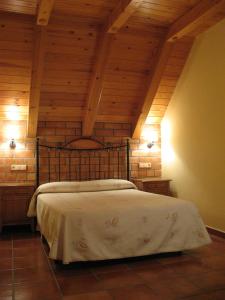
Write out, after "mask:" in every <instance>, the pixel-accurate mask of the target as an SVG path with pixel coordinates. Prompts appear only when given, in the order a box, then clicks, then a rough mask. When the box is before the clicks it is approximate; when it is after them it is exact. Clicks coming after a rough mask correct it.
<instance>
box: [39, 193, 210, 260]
mask: <svg viewBox="0 0 225 300" xmlns="http://www.w3.org/2000/svg"><path fill="white" fill-rule="evenodd" d="M53 203H54V206H53ZM52 207H54V209H52ZM37 212H38V219H39V222H40V227H41V231H42V232H43V234H44V235H47V236H48V239H47V240H48V242H49V244H50V245H52V247H51V246H50V257H51V258H53V259H61V260H63V262H64V263H69V262H71V261H82V260H100V259H112V258H121V257H129V256H140V255H147V254H152V253H159V252H170V251H182V250H185V249H191V248H195V247H199V246H202V245H204V244H207V243H209V242H210V238H209V236H208V233H207V231H206V229H205V226H204V224H203V222H202V220H201V218H200V217H199V214H198V211H197V209H196V207H195V206H194V205H193V204H192V203H191V202H188V201H184V200H181V199H175V198H172V197H167V196H161V195H155V194H150V193H145V192H140V191H137V190H131V189H125V190H119V191H116V190H114V191H100V192H93V193H92V192H89V193H80V194H76V193H57V194H48V195H47V194H42V195H39V196H38V204H37ZM46 216H48V217H46ZM53 216H54V218H56V219H57V224H58V225H57V226H56V228H57V234H56V240H55V232H54V231H53V232H54V234H53V232H52V237H51V236H49V235H51V231H49V228H48V227H49V226H50V227H51V226H55V225H53V224H52V223H51V222H50V221H49V219H51V220H52V217H53ZM52 240H54V243H52V242H51V241H52Z"/></svg>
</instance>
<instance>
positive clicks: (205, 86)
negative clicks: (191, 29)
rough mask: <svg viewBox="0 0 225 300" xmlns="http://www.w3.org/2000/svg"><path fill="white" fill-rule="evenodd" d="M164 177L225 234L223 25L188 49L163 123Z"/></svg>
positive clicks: (177, 192)
mask: <svg viewBox="0 0 225 300" xmlns="http://www.w3.org/2000/svg"><path fill="white" fill-rule="evenodd" d="M162 175H163V176H164V177H169V178H171V179H172V180H173V181H172V188H173V190H174V192H175V193H176V194H177V196H178V197H180V198H183V199H187V200H191V201H193V202H195V203H196V204H197V206H198V208H199V210H200V213H201V215H202V217H203V219H204V221H205V223H206V224H207V225H209V226H212V227H214V228H217V229H220V230H223V231H225V20H224V21H222V22H220V23H219V24H217V25H216V26H214V27H212V28H211V29H209V30H208V31H207V32H205V33H203V34H201V35H200V36H199V37H198V38H197V39H196V41H195V43H194V46H193V48H192V50H191V53H190V56H189V58H188V61H187V63H186V66H185V68H184V70H183V73H182V76H181V78H180V80H179V82H178V85H177V88H176V90H175V93H174V95H173V97H172V100H171V103H170V105H169V107H168V110H167V112H166V115H165V117H164V120H163V124H162Z"/></svg>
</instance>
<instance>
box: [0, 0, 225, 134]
mask: <svg viewBox="0 0 225 300" xmlns="http://www.w3.org/2000/svg"><path fill="white" fill-rule="evenodd" d="M224 15H225V1H222V0H221V1H218V0H217V1H216V0H212V1H206V0H203V1H199V0H192V1H190V0H160V1H156V0H120V1H119V0H113V1H112V0H76V1H73V0H55V1H54V0H42V1H37V0H33V1H30V0H29V1H28V0H22V1H17V0H14V1H12V0H10V1H9V0H2V1H1V3H0V16H1V18H0V67H1V68H0V99H1V103H0V118H1V119H7V112H8V111H10V110H11V109H12V105H16V107H17V109H18V111H19V118H20V119H23V120H28V136H30V137H34V136H35V135H36V128H37V122H38V121H45V120H49V121H64V120H65V121H67V120H69V121H82V122H83V135H87V136H88V135H91V134H92V128H93V126H94V123H95V122H99V121H100V122H124V123H132V125H133V136H134V137H138V136H139V135H140V131H141V128H142V126H143V124H144V122H145V121H146V120H147V121H148V122H150V123H159V122H160V121H161V118H162V117H163V115H164V113H165V110H166V107H167V105H168V103H169V101H170V97H171V95H172V93H173V90H174V88H175V86H176V82H177V80H178V78H179V76H180V74H181V71H182V68H183V65H184V63H185V61H186V58H187V56H188V53H189V50H190V48H191V46H192V43H193V39H194V37H195V36H196V35H197V34H199V33H200V32H202V31H204V30H205V29H206V28H208V27H209V26H211V25H213V24H214V23H216V22H218V21H219V20H221V19H222V18H224ZM37 24H41V25H37Z"/></svg>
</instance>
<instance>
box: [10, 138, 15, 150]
mask: <svg viewBox="0 0 225 300" xmlns="http://www.w3.org/2000/svg"><path fill="white" fill-rule="evenodd" d="M9 147H10V149H15V148H16V142H15V140H14V139H11V140H10V143H9Z"/></svg>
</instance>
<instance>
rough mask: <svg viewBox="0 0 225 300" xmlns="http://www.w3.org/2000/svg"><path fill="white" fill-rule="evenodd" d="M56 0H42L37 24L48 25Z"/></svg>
mask: <svg viewBox="0 0 225 300" xmlns="http://www.w3.org/2000/svg"><path fill="white" fill-rule="evenodd" d="M54 2H55V0H41V1H40V4H39V7H38V13H37V25H42V26H46V25H48V21H49V18H50V15H51V12H52V9H53V6H54Z"/></svg>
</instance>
